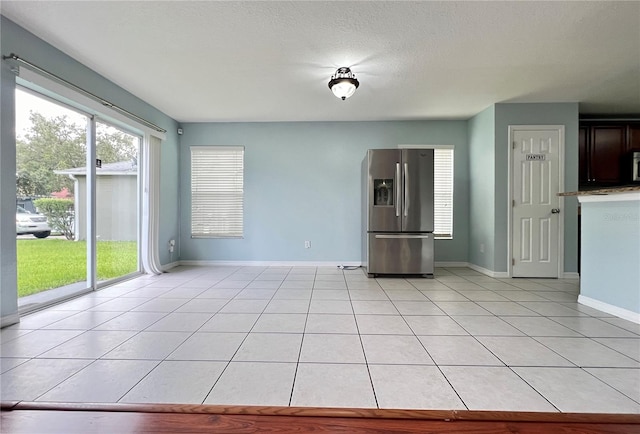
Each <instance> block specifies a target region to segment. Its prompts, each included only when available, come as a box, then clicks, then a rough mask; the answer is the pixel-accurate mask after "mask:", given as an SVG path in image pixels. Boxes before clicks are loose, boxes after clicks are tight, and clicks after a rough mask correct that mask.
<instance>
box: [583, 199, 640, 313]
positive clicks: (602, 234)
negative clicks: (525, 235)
mask: <svg viewBox="0 0 640 434" xmlns="http://www.w3.org/2000/svg"><path fill="white" fill-rule="evenodd" d="M607 198H608V199H609V198H612V196H607ZM582 248H583V249H582V257H581V261H582V267H581V268H580V269H581V272H582V276H581V279H580V295H582V296H585V297H589V298H592V299H593V300H597V301H601V302H603V303H607V304H610V305H612V306H616V307H619V308H622V309H626V310H628V311H631V312H635V313H636V314H639V315H640V200H635V201H615V202H613V201H607V202H586V203H583V204H582Z"/></svg>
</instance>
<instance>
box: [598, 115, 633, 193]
mask: <svg viewBox="0 0 640 434" xmlns="http://www.w3.org/2000/svg"><path fill="white" fill-rule="evenodd" d="M625 138H626V127H625V126H622V125H618V126H594V127H593V128H592V129H591V150H590V154H591V165H590V166H591V182H594V183H596V184H620V183H622V182H623V178H624V176H623V172H622V166H623V162H622V159H623V157H624V155H625V153H626V148H627V145H626V140H625Z"/></svg>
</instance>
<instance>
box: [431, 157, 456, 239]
mask: <svg viewBox="0 0 640 434" xmlns="http://www.w3.org/2000/svg"><path fill="white" fill-rule="evenodd" d="M433 152H434V163H433V165H434V173H433V184H434V186H433V188H434V197H433V202H434V203H433V214H434V215H433V218H434V221H433V224H434V228H433V232H434V236H435V238H436V239H451V238H453V147H434V151H433Z"/></svg>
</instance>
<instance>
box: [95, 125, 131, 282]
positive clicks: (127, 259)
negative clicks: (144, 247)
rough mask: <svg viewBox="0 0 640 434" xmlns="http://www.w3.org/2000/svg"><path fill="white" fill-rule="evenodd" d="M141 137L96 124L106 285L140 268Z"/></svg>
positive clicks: (100, 255) (99, 249)
mask: <svg viewBox="0 0 640 434" xmlns="http://www.w3.org/2000/svg"><path fill="white" fill-rule="evenodd" d="M139 149H140V137H139V136H134V135H132V134H129V133H127V132H125V131H122V130H119V129H117V128H115V127H112V126H109V125H107V124H105V123H102V122H96V157H97V159H98V160H99V161H100V164H99V167H96V177H95V191H96V206H95V210H96V212H95V216H96V257H97V262H96V265H97V279H98V282H100V283H103V282H105V281H109V280H111V279H119V278H122V277H123V276H127V275H129V274H131V273H134V272H136V271H138V270H139V269H140V267H139V257H138V244H139V243H138V239H139V224H138V222H139V221H140V212H139V208H140V207H139V198H138V196H139V195H138V192H139V191H140V187H139V175H138V174H139V164H138V159H139V153H138V150H139Z"/></svg>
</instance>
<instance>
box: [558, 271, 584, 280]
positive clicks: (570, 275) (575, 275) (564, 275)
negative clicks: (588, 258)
mask: <svg viewBox="0 0 640 434" xmlns="http://www.w3.org/2000/svg"><path fill="white" fill-rule="evenodd" d="M562 278H563V279H580V273H576V272H575V271H571V272H566V273H562Z"/></svg>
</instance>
